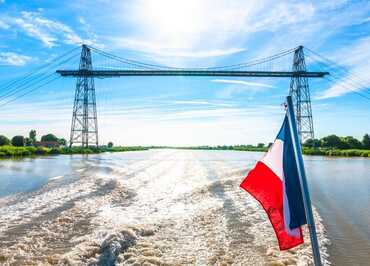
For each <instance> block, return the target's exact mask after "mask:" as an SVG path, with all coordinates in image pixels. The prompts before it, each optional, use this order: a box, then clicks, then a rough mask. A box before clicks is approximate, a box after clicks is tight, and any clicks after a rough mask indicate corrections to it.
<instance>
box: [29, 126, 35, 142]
mask: <svg viewBox="0 0 370 266" xmlns="http://www.w3.org/2000/svg"><path fill="white" fill-rule="evenodd" d="M28 138H29V139H30V141H31V143H32V144H34V143H35V142H36V130H34V129H32V130H31V131H30V133H29V134H28Z"/></svg>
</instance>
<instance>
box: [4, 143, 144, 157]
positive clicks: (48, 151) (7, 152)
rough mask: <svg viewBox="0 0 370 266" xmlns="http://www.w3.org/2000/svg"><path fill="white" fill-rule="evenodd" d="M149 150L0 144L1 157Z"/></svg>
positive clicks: (137, 147)
mask: <svg viewBox="0 0 370 266" xmlns="http://www.w3.org/2000/svg"><path fill="white" fill-rule="evenodd" d="M140 150H147V148H145V147H140V146H135V147H112V148H108V147H99V148H96V147H89V148H82V147H61V148H47V147H33V146H24V147H16V146H11V145H5V146H0V158H9V157H23V156H32V155H53V154H93V153H102V152H125V151H140Z"/></svg>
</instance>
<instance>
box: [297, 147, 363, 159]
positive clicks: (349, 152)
mask: <svg viewBox="0 0 370 266" xmlns="http://www.w3.org/2000/svg"><path fill="white" fill-rule="evenodd" d="M303 154H306V155H321V156H341V157H370V150H363V149H325V148H316V149H315V148H307V147H303Z"/></svg>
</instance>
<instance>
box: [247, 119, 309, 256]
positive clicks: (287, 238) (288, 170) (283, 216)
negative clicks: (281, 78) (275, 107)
mask: <svg viewBox="0 0 370 266" xmlns="http://www.w3.org/2000/svg"><path fill="white" fill-rule="evenodd" d="M240 187H241V188H243V189H245V190H246V191H247V192H249V193H250V194H251V195H252V196H253V197H254V198H255V199H256V200H257V201H259V202H260V204H261V205H262V207H263V208H264V210H265V211H266V213H267V215H268V217H269V219H270V222H271V224H272V226H273V228H274V231H275V234H276V237H277V239H278V243H279V248H280V250H286V249H290V248H293V247H295V246H297V245H300V244H302V243H303V234H302V229H301V226H302V225H304V224H306V223H307V222H306V216H305V212H304V205H303V198H302V191H301V186H300V181H299V176H298V167H297V162H296V160H295V156H294V150H293V142H292V136H291V131H290V125H289V121H288V117H287V116H285V119H284V122H283V125H282V127H281V129H280V131H279V134H278V135H277V138H276V140H275V141H274V143H273V144H272V146H271V147H270V148H269V151H268V152H267V153H266V154H265V155H264V157H263V158H262V159H261V160H260V161H258V162H257V164H256V166H255V167H254V168H253V169H252V170H251V171H250V172H249V173H248V175H247V177H246V178H245V179H244V180H243V182H242V183H241V184H240Z"/></svg>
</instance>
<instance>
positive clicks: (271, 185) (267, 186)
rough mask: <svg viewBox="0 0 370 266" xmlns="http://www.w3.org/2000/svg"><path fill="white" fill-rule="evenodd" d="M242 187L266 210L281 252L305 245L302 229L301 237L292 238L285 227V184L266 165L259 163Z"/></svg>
mask: <svg viewBox="0 0 370 266" xmlns="http://www.w3.org/2000/svg"><path fill="white" fill-rule="evenodd" d="M240 187H241V188H243V189H245V190H246V191H247V192H249V193H250V194H251V195H252V196H253V197H254V198H255V199H256V200H257V201H259V202H260V204H261V205H262V207H263V208H264V209H265V211H266V213H267V215H268V217H269V219H270V222H271V224H272V227H273V228H274V231H275V234H276V237H277V239H278V242H279V247H280V250H286V249H290V248H293V247H295V246H298V245H300V244H302V243H303V235H302V231H301V229H300V234H299V237H298V238H296V237H294V236H290V235H289V234H288V233H287V232H286V229H285V226H284V211H283V183H282V180H281V179H280V178H279V177H278V176H277V175H276V174H275V173H274V172H273V171H272V170H271V169H270V168H269V167H267V166H266V165H265V164H264V163H262V162H258V163H257V164H256V166H255V168H254V169H252V170H251V171H250V172H249V173H248V175H247V177H246V178H245V179H244V181H243V182H242V183H241V184H240Z"/></svg>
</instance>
